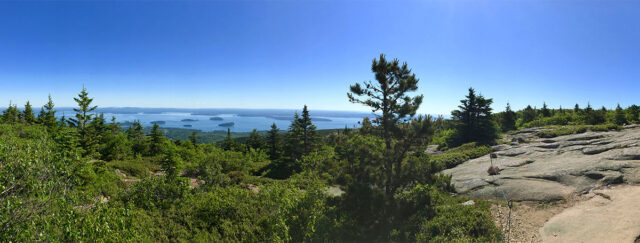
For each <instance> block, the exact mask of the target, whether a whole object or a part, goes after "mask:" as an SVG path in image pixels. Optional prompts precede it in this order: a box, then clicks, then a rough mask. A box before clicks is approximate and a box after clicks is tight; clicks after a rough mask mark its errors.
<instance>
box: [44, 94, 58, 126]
mask: <svg viewBox="0 0 640 243" xmlns="http://www.w3.org/2000/svg"><path fill="white" fill-rule="evenodd" d="M53 107H54V104H53V100H52V99H51V95H49V101H47V103H46V104H45V105H44V106H43V107H42V110H41V111H40V112H41V114H42V112H43V111H44V116H43V118H42V119H41V122H42V124H43V125H45V126H46V127H48V128H50V129H53V128H56V127H57V123H58V122H57V121H56V111H55V110H53Z"/></svg>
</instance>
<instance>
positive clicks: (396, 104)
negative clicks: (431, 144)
mask: <svg viewBox="0 0 640 243" xmlns="http://www.w3.org/2000/svg"><path fill="white" fill-rule="evenodd" d="M371 71H372V72H373V73H374V76H375V79H376V82H371V81H365V82H363V83H362V84H361V83H356V84H354V85H351V86H350V87H349V88H350V91H351V92H349V93H347V97H348V98H349V101H350V102H352V103H358V104H363V105H365V106H368V107H369V108H371V111H372V112H380V113H381V114H379V115H378V114H376V123H377V124H378V125H379V126H380V127H382V129H381V133H382V138H383V140H384V144H385V149H384V153H383V157H384V161H382V163H383V164H382V165H381V166H380V167H379V169H380V170H381V172H382V173H383V175H384V178H380V179H381V180H380V181H378V183H377V184H379V185H380V186H382V187H384V195H386V197H387V198H389V199H391V198H392V197H393V195H394V194H395V192H396V190H397V189H398V188H400V187H402V183H400V182H401V181H402V180H403V174H402V171H403V168H402V167H403V164H402V161H403V160H404V158H405V157H406V155H407V151H408V150H409V148H410V144H411V142H412V141H413V140H414V139H417V138H420V137H421V136H424V135H426V134H427V132H428V130H429V129H428V128H429V127H428V126H429V125H430V123H428V122H422V123H420V124H423V125H424V127H422V128H420V129H417V130H416V131H415V132H413V133H411V134H410V135H407V134H405V133H403V131H402V127H404V126H405V125H406V124H407V123H408V122H409V121H410V120H411V118H412V117H413V116H414V115H415V114H416V111H417V110H418V107H420V104H422V99H423V96H422V95H416V96H413V97H412V96H410V95H409V94H408V93H409V92H414V91H416V90H418V82H419V79H418V78H416V75H415V74H414V73H413V72H412V71H411V69H409V67H408V65H407V63H402V64H400V61H399V60H398V59H393V60H391V61H387V59H386V57H385V55H384V54H380V58H379V59H377V60H376V59H373V62H372V64H371ZM360 97H362V98H360ZM398 140H400V141H401V142H396V141H398ZM360 183H364V182H360Z"/></svg>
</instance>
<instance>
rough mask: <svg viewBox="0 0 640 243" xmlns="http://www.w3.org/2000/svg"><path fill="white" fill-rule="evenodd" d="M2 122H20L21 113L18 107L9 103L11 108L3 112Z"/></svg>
mask: <svg viewBox="0 0 640 243" xmlns="http://www.w3.org/2000/svg"><path fill="white" fill-rule="evenodd" d="M2 120H3V121H4V123H8V124H14V123H18V122H20V111H19V110H18V106H17V105H12V104H11V102H9V107H7V109H6V110H4V111H3V112H2Z"/></svg>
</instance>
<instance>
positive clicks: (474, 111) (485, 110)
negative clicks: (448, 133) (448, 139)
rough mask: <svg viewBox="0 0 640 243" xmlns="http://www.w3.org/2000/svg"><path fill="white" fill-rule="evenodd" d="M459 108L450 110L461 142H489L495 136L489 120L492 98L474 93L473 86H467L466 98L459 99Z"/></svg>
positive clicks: (494, 130)
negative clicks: (457, 123)
mask: <svg viewBox="0 0 640 243" xmlns="http://www.w3.org/2000/svg"><path fill="white" fill-rule="evenodd" d="M460 103H462V104H461V105H459V106H458V108H459V110H454V111H453V112H451V116H452V117H453V119H454V120H455V121H457V122H459V125H458V132H459V133H460V136H461V142H462V143H468V142H480V143H490V142H493V140H494V139H496V138H497V135H498V134H497V131H496V128H495V126H494V125H493V122H492V121H491V117H492V115H491V111H492V109H491V104H492V103H493V99H485V98H484V97H483V96H482V95H476V92H475V90H474V89H473V88H469V94H468V95H467V96H466V99H463V100H460Z"/></svg>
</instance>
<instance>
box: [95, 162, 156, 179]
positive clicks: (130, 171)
mask: <svg viewBox="0 0 640 243" xmlns="http://www.w3.org/2000/svg"><path fill="white" fill-rule="evenodd" d="M107 165H108V166H110V167H111V168H113V169H119V170H120V171H122V172H123V173H125V174H126V175H127V176H134V177H137V178H147V177H149V174H150V173H149V172H151V171H154V170H156V169H158V167H159V166H158V165H157V164H154V163H153V162H150V161H147V160H142V159H131V160H115V161H111V162H109V163H107Z"/></svg>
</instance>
